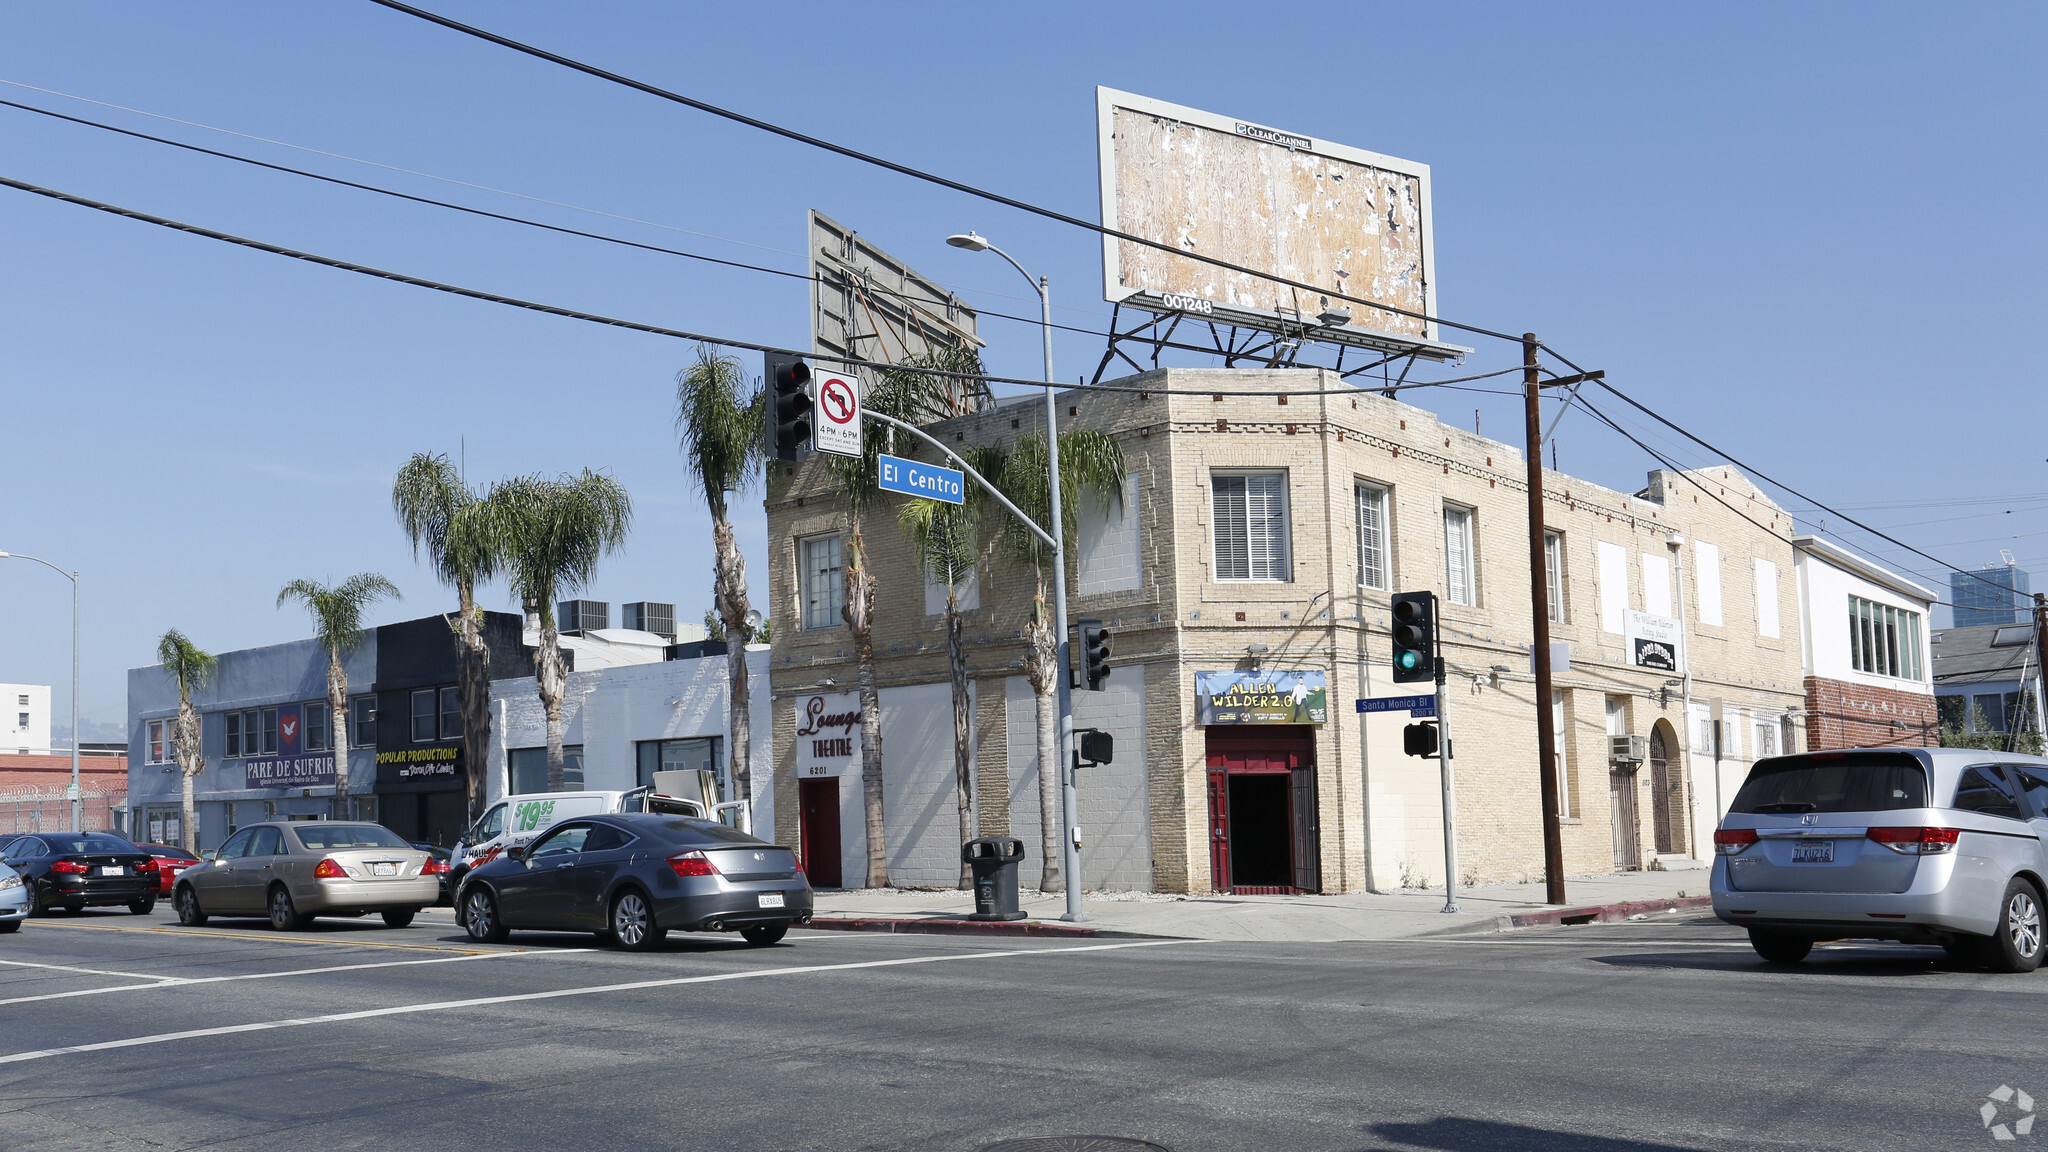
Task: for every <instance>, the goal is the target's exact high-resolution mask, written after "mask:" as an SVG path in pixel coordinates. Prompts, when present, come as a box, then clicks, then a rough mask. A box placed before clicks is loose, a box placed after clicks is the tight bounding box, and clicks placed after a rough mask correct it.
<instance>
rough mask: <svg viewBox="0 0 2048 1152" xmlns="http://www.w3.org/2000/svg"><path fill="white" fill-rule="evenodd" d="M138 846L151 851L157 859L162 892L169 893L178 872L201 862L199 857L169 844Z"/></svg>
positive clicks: (176, 880)
mask: <svg viewBox="0 0 2048 1152" xmlns="http://www.w3.org/2000/svg"><path fill="white" fill-rule="evenodd" d="M136 847H137V848H140V849H142V850H143V851H144V852H147V853H149V855H150V858H151V859H153V860H155V861H156V874H157V884H158V890H159V891H161V892H166V893H168V892H169V891H170V890H171V885H173V884H175V883H177V882H178V873H180V872H183V871H184V870H185V869H187V868H190V867H191V866H192V865H194V864H197V863H199V857H197V856H194V855H193V854H191V853H190V852H187V851H185V850H184V849H183V848H173V847H171V846H170V845H168V844H137V845H136Z"/></svg>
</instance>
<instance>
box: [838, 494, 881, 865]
mask: <svg viewBox="0 0 2048 1152" xmlns="http://www.w3.org/2000/svg"><path fill="white" fill-rule="evenodd" d="M844 571H845V576H846V607H845V613H846V624H847V627H849V628H851V629H852V630H853V655H854V659H855V660H856V661H857V663H858V679H859V680H860V790H861V804H862V807H863V808H864V809H865V811H866V816H867V834H868V878H867V887H869V888H887V887H888V886H889V845H888V842H887V839H886V835H887V833H886V826H885V825H884V824H883V822H882V695H881V692H880V690H879V689H877V688H876V687H875V640H874V612H875V578H874V576H873V575H872V574H871V573H869V572H868V570H867V558H866V557H865V556H864V555H863V553H862V545H861V534H860V519H859V517H858V516H856V517H855V518H854V519H853V521H852V523H851V525H850V526H849V531H848V532H847V549H846V561H845V564H844Z"/></svg>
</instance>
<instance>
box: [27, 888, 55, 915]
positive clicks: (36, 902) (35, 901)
mask: <svg viewBox="0 0 2048 1152" xmlns="http://www.w3.org/2000/svg"><path fill="white" fill-rule="evenodd" d="M28 914H29V915H31V916H48V915H49V914H50V902H49V900H48V899H46V898H45V897H44V896H43V889H42V886H41V885H39V884H37V883H36V882H35V881H34V880H30V881H29V882H28Z"/></svg>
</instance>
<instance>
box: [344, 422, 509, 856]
mask: <svg viewBox="0 0 2048 1152" xmlns="http://www.w3.org/2000/svg"><path fill="white" fill-rule="evenodd" d="M391 509H392V511H393V512H396V513H397V514H398V522H399V524H400V525H401V526H402V527H403V528H404V529H405V535H406V537H407V539H410V540H411V541H412V553H413V555H414V556H415V557H417V556H418V555H419V554H420V550H421V549H422V548H424V549H425V550H426V553H427V560H428V562H429V563H431V564H432V565H433V566H434V574H435V575H436V576H438V577H439V578H440V580H441V583H443V584H447V585H450V586H452V587H453V588H454V589H455V599H456V611H455V619H453V620H451V621H449V631H450V632H451V633H452V635H453V639H454V642H455V677H456V685H457V688H456V691H457V694H458V695H460V696H461V698H462V772H463V778H464V783H465V785H466V786H467V790H468V795H469V819H470V820H472V821H474V820H477V819H479V818H481V817H482V816H483V801H484V777H485V772H484V762H485V759H486V758H487V757H488V756H489V749H490V746H491V651H490V648H489V647H488V646H487V645H486V644H485V643H484V629H483V622H484V613H483V609H482V608H481V607H479V606H478V604H477V602H476V586H477V584H478V583H480V582H482V581H485V580H488V579H490V578H491V577H492V576H494V575H496V574H497V570H498V566H499V563H500V553H501V552H502V551H503V541H502V540H501V539H500V538H499V537H500V533H499V532H498V528H497V521H496V518H495V517H493V516H492V515H491V512H492V506H491V505H489V504H487V503H486V502H485V500H484V497H483V494H481V493H479V492H477V491H475V490H473V489H471V488H470V487H469V485H468V484H467V483H465V482H464V480H463V478H462V474H461V473H460V472H458V471H457V470H456V468H455V466H454V465H453V464H451V463H449V461H448V456H447V454H446V453H439V452H431V453H430V452H415V453H413V455H412V459H410V460H407V461H406V462H405V465H404V466H403V467H401V468H400V469H399V470H398V475H397V477H396V478H394V479H393V480H392V482H391ZM335 731H336V732H337V733H339V732H343V731H346V729H344V728H342V727H339V726H337V727H336V728H335ZM342 745H343V742H342V741H339V740H337V741H336V747H337V748H338V747H341V746H342Z"/></svg>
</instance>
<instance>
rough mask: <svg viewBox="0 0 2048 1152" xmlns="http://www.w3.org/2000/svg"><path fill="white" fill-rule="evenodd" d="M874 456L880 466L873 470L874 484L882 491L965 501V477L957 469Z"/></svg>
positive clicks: (957, 502)
mask: <svg viewBox="0 0 2048 1152" xmlns="http://www.w3.org/2000/svg"><path fill="white" fill-rule="evenodd" d="M877 459H878V460H879V461H880V463H881V468H880V470H879V471H877V473H876V474H875V486H876V487H878V488H880V489H881V490H882V491H884V492H894V493H896V494H898V495H901V496H921V497H923V498H925V499H926V500H943V501H945V502H946V503H948V504H964V503H966V502H967V477H966V475H965V474H964V473H961V472H959V471H958V470H956V469H952V468H941V467H939V466H938V465H936V464H920V463H918V462H917V461H915V460H905V459H903V458H902V457H901V456H888V455H884V456H880V457H878V458H877Z"/></svg>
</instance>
